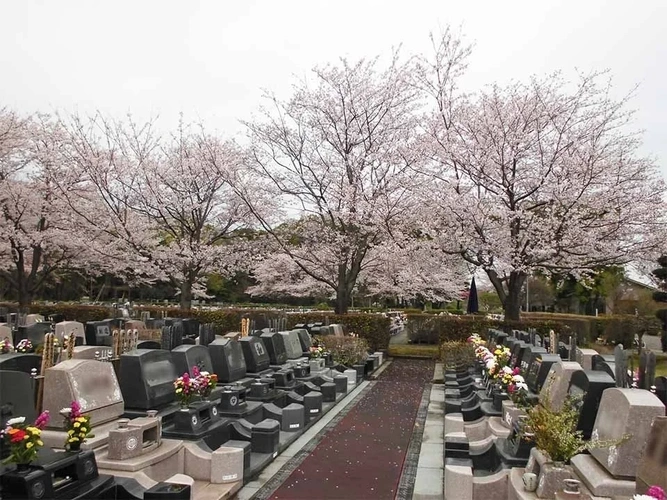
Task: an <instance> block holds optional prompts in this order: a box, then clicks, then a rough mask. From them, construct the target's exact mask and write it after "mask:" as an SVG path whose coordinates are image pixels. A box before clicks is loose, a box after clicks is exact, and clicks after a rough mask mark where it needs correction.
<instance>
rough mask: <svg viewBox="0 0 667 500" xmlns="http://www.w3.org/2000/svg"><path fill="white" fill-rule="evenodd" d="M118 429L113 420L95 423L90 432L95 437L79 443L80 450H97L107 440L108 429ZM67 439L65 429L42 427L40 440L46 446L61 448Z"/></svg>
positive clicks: (115, 421)
mask: <svg viewBox="0 0 667 500" xmlns="http://www.w3.org/2000/svg"><path fill="white" fill-rule="evenodd" d="M115 429H118V421H117V420H113V421H111V422H107V423H106V424H100V425H95V426H93V428H92V432H93V434H94V435H95V437H92V438H87V439H86V440H85V442H84V443H83V444H82V445H81V449H82V450H97V449H99V448H102V447H103V446H106V445H107V443H108V442H109V431H112V430H115ZM66 440H67V432H66V431H57V430H53V429H44V430H43V431H42V441H43V442H44V446H46V447H47V448H54V449H56V450H62V449H64V448H65V441H66Z"/></svg>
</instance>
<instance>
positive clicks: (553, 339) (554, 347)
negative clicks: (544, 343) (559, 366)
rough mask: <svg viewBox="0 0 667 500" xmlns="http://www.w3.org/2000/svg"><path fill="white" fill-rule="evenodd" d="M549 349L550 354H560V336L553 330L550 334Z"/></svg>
mask: <svg viewBox="0 0 667 500" xmlns="http://www.w3.org/2000/svg"><path fill="white" fill-rule="evenodd" d="M549 349H550V350H549V352H550V353H552V354H558V335H556V332H554V331H553V330H551V331H550V332H549Z"/></svg>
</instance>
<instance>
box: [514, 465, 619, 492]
mask: <svg viewBox="0 0 667 500" xmlns="http://www.w3.org/2000/svg"><path fill="white" fill-rule="evenodd" d="M524 472H526V469H523V468H520V467H514V468H513V469H510V474H509V478H508V491H507V500H540V499H541V497H538V496H537V492H535V491H533V492H530V491H526V489H525V487H524V484H523V474H524ZM579 491H580V492H581V496H579V497H577V498H578V500H602V499H601V498H600V497H594V496H593V495H591V493H590V491H588V489H586V487H585V486H584V485H583V484H582V485H580V487H579ZM562 495H563V493H562V485H561V487H560V491H556V493H555V494H554V496H553V497H551V498H553V499H555V500H560V499H561V498H563V499H564V498H569V497H565V496H562ZM605 500H606V499H605Z"/></svg>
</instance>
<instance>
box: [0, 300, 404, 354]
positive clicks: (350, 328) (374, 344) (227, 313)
mask: <svg viewBox="0 0 667 500" xmlns="http://www.w3.org/2000/svg"><path fill="white" fill-rule="evenodd" d="M0 306H5V307H8V308H10V309H16V304H0ZM137 309H138V310H140V311H149V312H150V313H151V316H152V317H161V316H162V313H165V314H166V315H167V316H169V317H174V318H197V319H198V320H199V321H201V322H202V323H215V324H216V325H218V326H220V327H221V328H222V330H223V331H225V332H238V331H240V329H241V320H242V319H243V318H250V319H254V320H258V319H263V320H270V319H278V318H287V327H288V328H293V327H294V325H297V324H299V323H316V322H322V323H328V324H333V323H341V324H342V325H344V326H345V329H346V331H347V332H348V333H356V334H358V335H359V337H360V338H363V339H366V341H367V342H368V345H369V346H370V348H371V349H372V350H374V351H377V350H380V349H387V348H388V347H389V337H390V335H389V327H390V324H391V320H390V319H389V318H388V317H386V316H383V315H381V314H361V313H360V314H355V313H350V314H343V315H337V314H333V313H320V312H312V313H302V314H291V313H290V314H285V313H284V312H282V311H270V310H256V309H216V310H200V309H191V310H184V309H177V308H174V307H170V308H165V307H159V306H145V307H139V308H137ZM30 312H31V313H33V314H41V315H43V316H45V317H46V316H48V315H51V314H63V315H64V316H65V320H67V321H80V322H82V323H85V322H87V321H99V320H103V319H106V318H109V317H110V316H111V314H112V310H111V308H108V307H100V306H89V305H81V304H54V305H43V304H33V305H32V306H31V307H30Z"/></svg>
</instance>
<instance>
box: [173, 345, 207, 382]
mask: <svg viewBox="0 0 667 500" xmlns="http://www.w3.org/2000/svg"><path fill="white" fill-rule="evenodd" d="M171 358H172V360H173V361H174V366H175V367H176V373H177V374H178V376H179V377H180V376H181V375H183V374H184V373H186V372H187V373H188V374H190V376H193V373H192V368H193V367H194V366H196V367H197V368H199V370H200V371H203V372H209V373H215V371H214V370H213V364H212V363H211V354H210V353H209V350H208V347H204V346H203V345H179V346H178V347H176V348H175V349H172V351H171Z"/></svg>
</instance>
